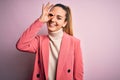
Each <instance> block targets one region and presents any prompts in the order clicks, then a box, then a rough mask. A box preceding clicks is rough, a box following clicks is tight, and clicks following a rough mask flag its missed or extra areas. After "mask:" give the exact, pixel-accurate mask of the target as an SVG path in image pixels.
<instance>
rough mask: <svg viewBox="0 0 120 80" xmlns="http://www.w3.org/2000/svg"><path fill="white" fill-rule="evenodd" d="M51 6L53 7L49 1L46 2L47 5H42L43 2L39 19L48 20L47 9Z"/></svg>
mask: <svg viewBox="0 0 120 80" xmlns="http://www.w3.org/2000/svg"><path fill="white" fill-rule="evenodd" d="M51 7H53V4H50V3H49V2H48V3H47V5H45V6H44V4H43V6H42V14H41V16H40V18H39V20H40V21H41V22H44V23H45V22H48V21H49V19H50V18H49V16H48V15H49V10H50V8H51Z"/></svg>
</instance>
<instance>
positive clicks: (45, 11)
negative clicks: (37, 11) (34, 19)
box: [39, 3, 67, 32]
mask: <svg viewBox="0 0 120 80" xmlns="http://www.w3.org/2000/svg"><path fill="white" fill-rule="evenodd" d="M65 15H66V12H65V11H64V10H63V9H62V8H61V7H58V6H56V7H53V5H52V4H50V3H48V4H47V5H45V6H44V5H43V7H42V15H41V16H40V18H39V20H40V21H41V22H43V23H47V28H48V31H49V32H55V31H58V30H60V29H61V28H63V27H64V26H65V25H66V24H67V22H66V21H65V18H66V16H65Z"/></svg>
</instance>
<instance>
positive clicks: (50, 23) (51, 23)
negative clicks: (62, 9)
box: [49, 22, 57, 27]
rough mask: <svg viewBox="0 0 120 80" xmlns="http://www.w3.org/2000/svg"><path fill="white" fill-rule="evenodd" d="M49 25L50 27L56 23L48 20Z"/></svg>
mask: <svg viewBox="0 0 120 80" xmlns="http://www.w3.org/2000/svg"><path fill="white" fill-rule="evenodd" d="M49 26H50V27H55V26H57V24H56V23H54V22H49Z"/></svg>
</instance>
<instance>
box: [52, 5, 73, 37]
mask: <svg viewBox="0 0 120 80" xmlns="http://www.w3.org/2000/svg"><path fill="white" fill-rule="evenodd" d="M56 6H58V7H61V8H62V9H63V10H65V11H66V19H65V21H67V24H66V26H65V27H63V31H65V32H66V33H67V34H69V35H72V36H73V28H72V14H71V9H70V8H69V7H68V6H65V5H63V4H56V5H54V7H56Z"/></svg>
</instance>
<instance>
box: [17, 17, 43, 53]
mask: <svg viewBox="0 0 120 80" xmlns="http://www.w3.org/2000/svg"><path fill="white" fill-rule="evenodd" d="M42 25H43V23H42V22H40V21H39V19H38V20H36V21H35V22H34V23H33V24H32V25H31V26H30V27H29V28H28V29H27V30H26V31H25V32H24V33H23V34H22V36H21V37H20V39H19V40H18V42H17V44H16V47H17V49H18V50H21V51H27V52H33V53H35V52H36V50H37V49H38V40H39V36H38V35H37V33H38V32H39V30H40V28H41V27H42Z"/></svg>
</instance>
